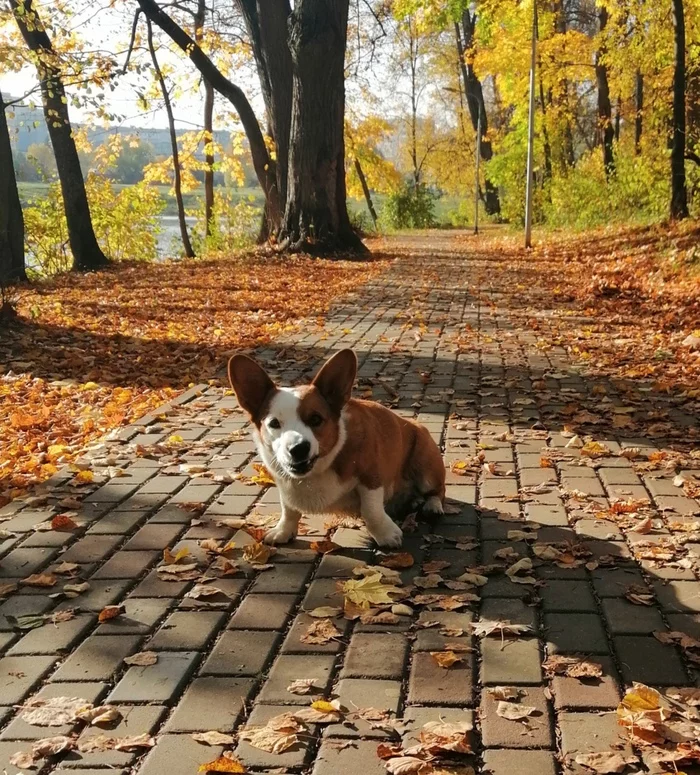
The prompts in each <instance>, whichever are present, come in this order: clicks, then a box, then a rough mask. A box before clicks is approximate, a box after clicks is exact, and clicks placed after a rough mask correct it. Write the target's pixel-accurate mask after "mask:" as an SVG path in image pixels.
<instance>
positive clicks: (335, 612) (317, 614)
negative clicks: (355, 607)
mask: <svg viewBox="0 0 700 775" xmlns="http://www.w3.org/2000/svg"><path fill="white" fill-rule="evenodd" d="M306 613H307V614H308V615H309V616H313V617H314V619H325V618H328V617H330V618H333V617H336V616H340V614H342V613H343V609H342V608H335V607H333V606H329V605H325V606H319V607H318V608H314V609H313V610H311V611H307V612H306Z"/></svg>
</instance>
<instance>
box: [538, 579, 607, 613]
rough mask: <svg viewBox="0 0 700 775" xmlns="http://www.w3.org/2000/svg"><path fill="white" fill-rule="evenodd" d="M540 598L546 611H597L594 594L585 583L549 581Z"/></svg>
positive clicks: (541, 591)
mask: <svg viewBox="0 0 700 775" xmlns="http://www.w3.org/2000/svg"><path fill="white" fill-rule="evenodd" d="M540 597H541V598H542V606H543V608H544V610H545V611H564V612H567V613H569V612H571V611H591V612H594V611H595V610H596V605H595V600H594V598H593V594H592V593H591V590H590V587H589V586H588V583H587V582H585V581H562V580H552V581H548V582H547V584H546V585H545V586H544V587H542V589H541V590H540Z"/></svg>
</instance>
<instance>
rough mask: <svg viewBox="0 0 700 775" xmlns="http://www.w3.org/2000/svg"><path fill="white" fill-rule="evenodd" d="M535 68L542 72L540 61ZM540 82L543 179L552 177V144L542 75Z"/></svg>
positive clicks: (546, 179)
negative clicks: (550, 142)
mask: <svg viewBox="0 0 700 775" xmlns="http://www.w3.org/2000/svg"><path fill="white" fill-rule="evenodd" d="M537 69H538V70H539V72H540V73H541V72H542V69H541V63H538V67H537ZM539 82H540V107H541V108H542V140H543V142H544V180H545V181H548V180H551V179H552V146H551V145H550V144H549V132H548V131H547V103H546V102H545V99H544V87H543V86H542V76H540V79H539Z"/></svg>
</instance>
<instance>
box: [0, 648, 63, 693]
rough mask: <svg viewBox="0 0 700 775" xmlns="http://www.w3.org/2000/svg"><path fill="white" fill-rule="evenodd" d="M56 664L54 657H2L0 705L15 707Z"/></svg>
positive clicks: (0, 660) (0, 664)
mask: <svg viewBox="0 0 700 775" xmlns="http://www.w3.org/2000/svg"><path fill="white" fill-rule="evenodd" d="M55 663H56V657H55V656H31V657H2V659H0V705H17V704H18V703H20V702H22V700H23V699H24V698H25V697H26V696H27V695H28V694H29V692H30V691H31V690H32V689H33V688H34V687H35V686H36V685H37V684H38V683H39V681H41V679H42V678H43V677H44V676H45V675H46V674H47V673H48V672H49V671H50V670H51V668H52V667H53V666H54V664H55Z"/></svg>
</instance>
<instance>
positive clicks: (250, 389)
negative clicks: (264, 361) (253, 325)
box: [228, 355, 277, 423]
mask: <svg viewBox="0 0 700 775" xmlns="http://www.w3.org/2000/svg"><path fill="white" fill-rule="evenodd" d="M228 378H229V381H230V382H231V387H232V388H233V390H234V392H235V393H236V398H237V399H238V403H239V404H240V405H241V406H242V407H243V409H245V411H246V412H248V414H249V415H250V416H251V418H252V419H253V421H254V422H256V423H257V422H259V421H260V420H261V419H262V418H261V417H260V412H261V410H262V408H263V404H264V403H265V401H266V399H267V397H268V396H269V395H270V393H271V392H272V391H274V390H276V389H277V388H276V385H275V383H274V382H273V381H272V380H271V379H270V377H269V376H268V374H267V372H266V371H265V369H263V367H262V366H260V365H258V364H257V363H256V362H255V361H254V360H253V359H252V358H249V357H248V356H247V355H234V356H233V357H232V358H231V360H230V361H229V362H228Z"/></svg>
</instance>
